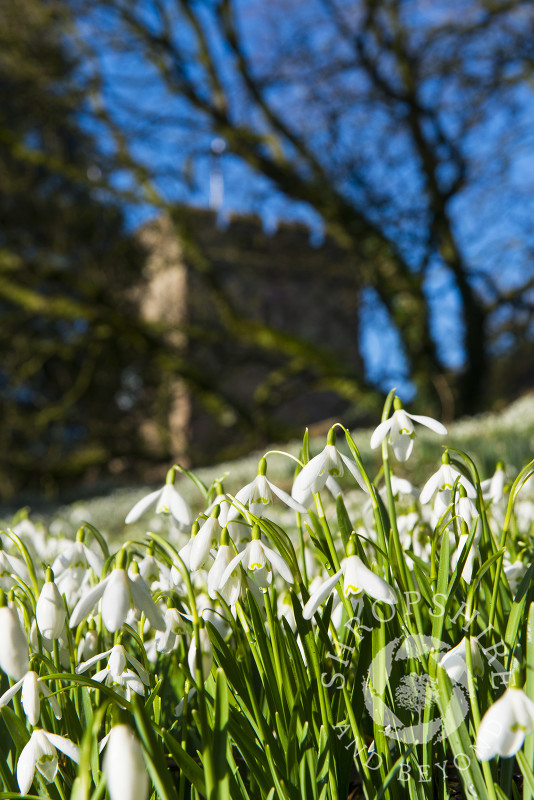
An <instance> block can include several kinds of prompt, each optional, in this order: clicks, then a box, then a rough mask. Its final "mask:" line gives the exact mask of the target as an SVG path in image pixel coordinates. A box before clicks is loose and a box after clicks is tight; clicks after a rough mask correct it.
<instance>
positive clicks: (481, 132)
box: [79, 0, 534, 399]
mask: <svg viewBox="0 0 534 800" xmlns="http://www.w3.org/2000/svg"><path fill="white" fill-rule="evenodd" d="M359 5H360V4H359V3H358V2H355V3H354V2H352V3H349V2H348V0H347V3H343V2H341V6H342V7H343V8H344V10H345V11H347V13H349V12H350V13H351V14H357V13H358V7H359ZM163 6H165V7H166V8H168V9H169V13H170V14H171V16H172V14H175V13H176V12H175V11H174V10H173V9H176V6H175V5H174V4H172V3H167V1H166V0H164V2H163ZM199 6H201V7H204V8H206V9H208V8H209V4H208V3H206V2H205V3H199ZM476 6H477V3H476V2H474V3H470V2H467V3H465V2H462V1H461V0H453V2H452V3H445V2H439V0H438V1H437V2H434V3H430V4H429V3H428V2H426V1H425V0H418V1H416V0H413V2H407V3H405V4H403V5H402V8H403V9H404V13H405V14H407V15H408V16H407V17H406V19H405V22H406V23H407V24H408V29H409V30H410V35H411V36H412V37H413V39H414V42H415V44H416V45H417V40H418V37H419V38H420V37H421V35H422V33H423V32H424V30H425V26H428V25H432V24H435V23H436V22H437V21H438V18H439V21H443V20H446V19H449V18H450V17H451V16H452V17H453V18H455V15H456V17H457V16H458V14H459V13H463V14H464V15H467V14H469V13H471V12H472V13H473V14H474V13H475V10H476V9H475V7H476ZM131 7H132V8H137V9H141V11H142V14H143V16H144V17H145V18H146V19H148V21H149V24H150V25H151V26H153V27H157V22H156V19H155V17H154V15H153V13H152V3H151V2H140V1H139V0H137V2H132V4H131ZM236 7H237V9H238V13H239V19H240V21H241V25H242V27H246V29H247V31H248V39H247V41H248V45H247V47H248V52H249V55H250V58H251V59H252V60H253V61H254V64H255V69H256V71H257V73H258V74H260V73H261V72H262V71H263V72H264V73H265V74H269V70H271V71H272V70H274V69H277V70H278V79H277V82H276V83H275V84H274V85H273V88H272V90H271V91H270V93H269V98H270V100H271V102H272V103H273V106H274V107H275V108H276V109H277V110H278V111H279V113H280V114H281V115H282V116H283V118H284V120H285V121H286V123H287V124H288V125H291V126H294V127H295V128H296V129H298V130H301V131H305V132H306V135H307V136H308V141H309V143H310V146H311V147H312V148H314V150H315V152H316V153H318V154H319V156H320V157H321V156H322V155H323V154H324V153H326V154H328V157H329V159H330V161H329V165H330V166H331V167H332V170H333V174H334V175H335V168H336V164H337V163H339V164H340V165H342V166H343V168H344V170H345V172H344V173H343V174H341V173H340V177H339V178H336V180H337V181H338V185H339V186H340V187H341V189H342V191H343V192H344V193H345V194H346V195H347V197H351V198H352V199H353V201H354V202H355V203H356V204H357V205H363V204H365V203H366V204H367V205H366V206H365V213H366V214H367V215H368V216H369V218H370V219H371V220H373V221H377V222H379V224H380V225H381V227H382V228H383V230H385V231H386V233H388V235H390V236H391V238H392V239H394V240H395V241H396V242H397V244H398V246H399V248H400V249H401V251H402V252H403V253H404V255H405V257H406V258H407V259H408V260H409V261H410V263H413V267H414V269H419V268H420V266H419V265H420V264H421V260H422V257H423V256H422V253H423V246H424V236H425V233H426V229H425V223H424V219H425V204H424V191H423V185H422V183H421V176H420V173H419V170H418V168H417V160H416V159H415V158H414V154H413V150H412V144H411V143H410V140H409V137H408V136H407V135H406V132H405V130H404V128H403V124H402V120H400V122H399V120H398V119H395V117H394V116H393V117H392V116H391V114H390V113H389V111H388V108H387V107H386V106H384V105H383V104H382V105H381V104H380V103H375V104H373V103H372V102H370V101H369V98H368V96H367V88H366V84H365V80H364V79H363V78H362V76H361V73H359V72H358V71H357V70H351V69H349V70H347V71H345V72H341V73H340V74H339V76H338V77H336V78H335V80H334V81H333V82H330V83H327V84H325V85H324V86H322V85H320V84H319V83H316V84H314V83H313V81H312V80H309V81H302V80H300V79H299V75H302V74H303V73H304V72H305V71H306V69H309V71H310V73H314V71H318V70H319V69H320V68H323V67H324V66H325V65H326V66H328V65H329V63H331V62H332V61H333V60H335V59H340V60H342V59H343V58H345V57H346V56H347V54H348V51H347V52H345V51H344V49H343V47H340V46H339V38H338V40H337V41H336V34H335V31H333V29H332V26H331V25H330V26H329V25H328V24H327V23H326V22H325V19H324V16H321V15H322V14H323V15H324V11H323V10H322V8H323V7H322V6H321V4H320V3H316V2H314V1H313V0H311V1H309V2H307V3H295V2H294V0H292V1H290V0H273V1H272V2H271V3H270V4H269V5H268V6H267V5H265V4H262V3H259V2H258V0H237V2H236ZM203 19H204V20H205V21H206V28H207V30H209V31H210V36H211V41H212V42H213V43H214V47H215V50H216V52H218V54H219V58H220V61H221V63H224V64H225V66H224V69H223V75H224V76H225V80H226V81H227V85H228V86H229V87H230V90H231V93H233V96H234V98H235V108H234V114H235V118H236V120H237V121H239V120H240V119H243V120H245V119H247V114H248V109H247V107H246V104H244V103H243V102H242V100H240V96H239V92H238V86H237V82H236V79H235V76H232V72H231V69H230V68H228V67H227V66H226V60H225V58H226V57H225V53H224V51H223V48H222V46H221V45H220V41H219V39H218V38H217V32H216V30H215V28H214V26H213V24H212V23H211V22H210V21H209V20H210V16H209V13H208V12H206V14H205V15H204V17H203ZM281 19H282V20H283V24H281V23H280V20H281ZM513 22H514V24H516V23H517V24H518V25H520V24H521V19H519V21H513ZM95 26H96V29H98V38H97V39H95V38H94V31H95ZM210 26H211V27H210ZM512 27H513V26H512ZM79 32H80V35H81V36H82V37H86V38H87V39H91V40H92V41H93V42H94V41H98V45H97V48H96V56H97V59H98V68H99V69H100V71H101V74H102V75H103V77H104V102H105V103H106V104H107V105H108V107H109V109H110V111H111V112H112V113H113V114H114V115H115V119H116V122H117V123H118V124H119V125H120V126H123V127H124V128H125V129H126V130H127V132H128V136H129V137H130V141H131V144H132V152H133V154H134V156H135V157H136V158H137V159H139V160H140V161H141V162H142V163H144V164H145V165H146V166H147V168H148V169H149V170H150V171H151V172H152V173H153V176H154V183H155V185H156V186H157V187H158V189H159V191H160V192H161V194H162V196H163V197H164V198H165V199H166V200H168V201H172V202H184V203H191V204H193V205H197V206H203V207H207V206H208V203H209V184H210V171H211V169H212V167H213V157H212V155H211V153H210V144H211V142H212V140H213V138H214V135H215V134H214V132H213V131H212V130H211V129H210V127H209V125H208V124H207V123H206V121H205V120H203V119H202V117H201V116H200V115H199V114H197V113H194V112H192V110H191V108H190V107H189V106H188V104H187V103H185V102H184V101H182V100H177V99H176V98H174V97H172V96H171V95H170V94H169V93H168V92H167V91H166V89H165V88H164V86H163V85H162V83H161V81H160V79H159V76H158V74H157V72H156V70H154V68H153V67H151V66H150V65H149V64H148V63H147V61H146V59H144V58H143V57H142V56H141V55H140V52H139V51H138V50H136V49H135V46H132V45H133V44H134V43H132V42H131V41H130V40H129V39H128V37H126V36H124V35H120V36H119V37H118V39H119V45H120V48H119V49H120V50H121V52H116V51H115V52H113V51H112V49H111V47H110V46H109V43H108V42H107V38H117V34H118V33H120V28H119V26H118V23H117V20H116V18H115V17H114V15H113V14H106V13H102V12H101V11H99V10H98V9H96V7H93V10H92V11H90V13H89V14H88V15H87V17H86V18H85V19H84V20H83V21H82V23H81V25H80V29H79ZM173 35H174V36H176V37H177V39H179V40H180V42H181V44H182V45H183V46H184V47H186V48H190V49H191V47H192V38H191V34H190V30H189V29H188V26H187V24H186V23H185V22H184V21H183V20H182V21H178V18H176V25H175V26H174V27H173ZM492 35H493V36H495V37H499V36H500V35H501V31H500V30H498V31H497V32H496V33H493V34H492ZM275 40H276V47H274V45H273V42H274V41H275ZM489 43H490V42H489V40H488V39H487V38H486V40H484V39H481V40H480V41H476V42H469V43H468V45H469V46H467V47H466V48H465V53H464V54H463V55H462V58H464V61H465V63H464V65H463V68H464V72H465V73H466V74H467V73H472V74H473V76H474V78H473V81H474V83H473V86H474V87H475V88H476V81H477V80H480V81H484V80H486V77H487V74H488V69H489V68H488V64H487V51H488V44H489ZM217 48H218V49H217ZM292 48H293V49H294V50H295V52H294V53H293V52H292ZM277 52H279V53H281V54H282V57H281V58H280V59H279V60H278V61H277ZM311 52H313V58H314V59H315V61H313V60H310V61H309V63H306V62H305V60H304V57H303V56H302V54H304V56H306V57H307V56H309V54H310V53H311ZM438 55H439V51H438ZM433 57H434V54H433V53H432V52H431V51H430V52H429V53H428V54H426V53H422V54H421V61H422V63H423V65H424V66H425V69H426V70H427V72H428V79H427V80H426V81H425V82H424V84H423V85H422V88H421V98H422V99H423V100H424V101H425V102H428V103H430V104H432V105H433V107H435V108H436V109H437V110H438V113H439V115H440V117H439V118H440V123H441V124H442V125H443V127H444V129H445V130H447V131H449V132H453V131H454V130H455V126H456V128H457V129H459V126H461V125H462V124H464V122H465V119H466V117H467V118H468V117H469V114H470V113H472V115H473V122H472V123H471V124H470V125H469V130H468V132H467V134H466V135H464V136H462V138H461V147H462V150H463V154H464V157H465V159H466V163H467V166H468V181H467V184H466V186H465V188H464V189H463V190H462V191H461V192H460V193H459V194H458V195H457V196H456V197H455V198H454V199H453V201H452V203H451V206H450V211H451V216H452V220H453V225H454V231H455V235H456V237H457V240H458V242H459V244H460V247H461V249H462V252H463V253H464V254H465V256H466V258H467V260H468V262H469V263H470V266H471V269H472V276H473V277H472V280H473V281H474V284H475V285H476V286H477V288H478V289H479V290H480V291H481V292H482V293H484V295H485V296H487V297H488V298H489V297H490V296H491V286H490V283H489V282H488V277H489V278H490V279H491V281H495V282H496V283H497V284H498V285H500V286H501V287H511V286H514V285H516V284H517V283H518V282H520V281H521V280H524V279H525V276H526V275H528V272H529V270H530V271H532V256H531V254H532V252H534V232H533V230H532V225H531V220H532V218H533V216H534V203H533V197H534V191H533V189H534V185H533V184H534V147H533V135H532V131H534V102H533V100H534V97H533V89H532V86H531V85H529V84H528V83H527V82H526V81H523V82H521V83H520V85H519V86H518V87H517V88H511V89H510V90H509V91H508V90H507V92H506V93H503V92H501V93H500V94H496V95H495V97H494V98H492V97H490V99H489V100H488V102H487V103H485V105H484V106H481V107H480V108H479V109H475V108H474V109H473V110H472V111H471V109H470V108H469V107H468V108H467V109H466V108H464V107H463V105H462V103H463V102H464V100H465V98H464V96H463V95H460V94H459V92H460V90H459V89H458V85H459V84H458V76H456V75H455V74H454V73H453V72H451V74H449V75H446V76H445V77H444V78H443V77H439V76H437V77H433V76H432V58H433ZM299 58H300V61H299ZM425 59H426V61H427V62H428V64H426V62H425ZM191 64H192V66H190V67H189V68H190V70H191V71H192V73H193V74H195V75H196V76H197V77H198V80H199V84H201V83H202V74H201V73H202V70H201V67H200V66H199V64H198V63H195V62H194V59H193V61H192V62H191ZM84 67H85V69H87V70H91V69H93V67H92V66H91V65H90V64H89V63H86V64H85V65H84ZM381 68H382V64H381ZM383 69H384V70H385V74H386V75H387V74H388V69H389V65H388V64H387V63H384V64H383ZM328 92H330V95H328ZM465 92H466V94H465V97H466V98H467V101H469V98H470V97H471V95H470V94H469V92H474V88H473V87H468V88H467V89H466V90H465ZM336 93H337V94H336ZM474 96H475V95H473V97H474ZM329 97H330V98H331V102H332V108H333V110H334V111H335V114H336V120H337V126H338V127H337V130H336V131H335V132H334V131H333V129H332V128H330V127H329V125H328V117H326V116H325V115H324V112H323V110H322V109H323V108H324V104H325V102H326V101H327V99H328V98H329ZM321 104H323V105H321ZM475 111H476V113H477V114H478V115H479V116H478V118H476V117H475V116H474V115H475ZM249 116H250V115H249ZM98 135H99V138H100V141H101V143H102V146H103V148H104V149H106V148H107V147H109V146H110V141H109V139H108V138H107V136H106V134H105V133H104V131H103V130H102V129H98ZM289 155H291V154H290V153H289ZM221 168H222V173H223V178H224V187H225V191H224V208H225V210H226V211H227V212H228V213H231V212H235V213H237V214H239V213H247V214H249V213H255V214H258V215H259V216H261V217H262V219H263V220H264V223H265V226H266V228H267V229H269V230H272V229H274V227H275V226H276V223H277V221H278V220H297V221H300V222H304V223H305V224H307V225H308V226H309V227H310V235H311V237H312V239H313V240H314V241H315V242H319V241H320V238H321V231H322V222H321V220H320V218H319V217H318V216H317V214H316V213H315V212H314V211H313V210H312V209H311V208H310V207H308V206H307V205H306V204H304V203H295V202H292V201H288V199H287V198H286V197H284V196H283V195H282V194H281V193H280V192H278V191H277V190H276V189H274V188H273V186H272V185H271V184H270V183H269V182H268V181H267V180H265V179H264V178H262V177H261V176H258V175H254V173H252V171H251V170H250V169H249V168H247V167H246V166H244V165H243V163H242V162H241V161H239V159H237V158H236V157H235V156H233V155H232V154H231V153H225V154H224V155H223V156H222V157H221ZM447 168H448V167H447V159H446V158H443V163H442V167H441V170H442V176H443V180H444V181H446V180H447V179H448V176H447ZM115 183H116V185H117V186H119V187H120V188H131V187H132V186H133V184H132V181H131V178H130V177H129V176H128V175H127V174H122V175H116V176H115ZM369 197H370V198H371V202H369V200H368V198H369ZM126 211H127V217H128V222H129V224H130V225H131V226H132V227H135V226H136V225H138V224H140V223H141V222H142V221H143V220H145V219H146V218H147V217H149V216H151V215H153V214H155V213H157V212H156V211H155V210H154V209H153V208H152V207H150V206H149V205H147V204H146V203H142V202H141V203H139V204H138V205H136V206H134V205H128V206H127V207H126ZM425 289H426V293H427V296H428V299H429V303H430V306H431V308H432V311H433V318H432V329H433V333H434V338H435V341H436V344H437V347H438V351H439V353H440V355H441V356H442V358H443V362H444V364H445V365H446V366H447V367H449V368H451V369H457V368H459V367H461V365H462V362H463V347H462V340H461V326H460V324H459V316H458V312H459V299H458V294H457V291H456V289H455V287H454V285H453V281H452V278H451V275H450V273H449V271H448V270H447V269H446V268H445V267H444V265H443V264H442V263H440V261H439V258H436V257H434V258H431V259H430V261H429V263H428V266H427V268H426V279H425ZM361 314H362V338H361V349H362V353H363V355H364V358H365V364H366V370H367V374H368V376H369V377H370V378H371V380H372V381H373V382H375V383H377V384H378V385H380V386H381V387H382V388H384V389H388V388H389V387H390V386H391V385H392V384H393V383H394V384H395V385H396V386H397V387H399V390H400V391H402V392H403V393H404V395H405V396H406V397H407V398H408V399H409V395H410V393H411V388H410V383H409V381H408V380H407V377H406V368H405V363H404V359H403V356H402V351H401V348H400V345H399V340H398V336H397V335H396V333H395V331H394V330H393V328H392V326H391V325H390V324H389V320H388V317H387V314H386V313H385V312H384V310H383V309H381V307H380V306H379V304H378V303H377V301H376V298H375V296H374V295H373V293H372V292H371V291H367V292H366V293H364V295H363V298H362V311H361ZM501 346H504V347H505V346H506V343H505V341H504V340H503V342H502V343H501Z"/></svg>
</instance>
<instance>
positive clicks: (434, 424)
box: [406, 412, 448, 436]
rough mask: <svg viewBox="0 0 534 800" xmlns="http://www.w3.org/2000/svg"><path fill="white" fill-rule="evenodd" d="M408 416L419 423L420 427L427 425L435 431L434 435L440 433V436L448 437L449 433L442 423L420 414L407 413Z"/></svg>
mask: <svg viewBox="0 0 534 800" xmlns="http://www.w3.org/2000/svg"><path fill="white" fill-rule="evenodd" d="M406 415H407V416H408V417H411V418H412V419H413V420H414V422H418V423H419V424H420V425H425V426H426V427H427V428H430V430H431V431H434V433H439V434H440V436H446V435H447V433H448V431H447V428H446V427H445V425H442V424H441V422H438V421H437V419H433V418H432V417H425V416H421V415H420V414H408V413H407V412H406Z"/></svg>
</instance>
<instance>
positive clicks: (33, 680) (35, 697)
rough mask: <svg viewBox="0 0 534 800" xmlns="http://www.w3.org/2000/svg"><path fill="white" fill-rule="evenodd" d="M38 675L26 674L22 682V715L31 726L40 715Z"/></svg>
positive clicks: (35, 723)
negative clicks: (24, 715) (23, 714)
mask: <svg viewBox="0 0 534 800" xmlns="http://www.w3.org/2000/svg"><path fill="white" fill-rule="evenodd" d="M37 681H38V675H37V673H36V672H33V670H32V671H30V672H28V673H27V674H26V675H25V676H24V679H23V681H22V692H21V702H22V708H23V709H24V713H25V714H26V716H27V718H28V721H29V722H30V724H31V725H33V726H35V725H37V723H38V722H39V717H40V714H41V698H40V691H39V688H40V687H39V685H38V683H37Z"/></svg>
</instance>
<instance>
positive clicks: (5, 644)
mask: <svg viewBox="0 0 534 800" xmlns="http://www.w3.org/2000/svg"><path fill="white" fill-rule="evenodd" d="M0 667H1V668H2V669H3V671H4V672H5V673H6V675H9V677H10V678H12V679H13V680H15V681H18V680H20V679H21V678H22V677H23V676H24V675H25V674H26V673H27V672H28V670H29V668H30V661H29V658H28V640H27V638H26V634H25V632H24V630H23V628H22V625H21V624H20V620H19V616H18V614H17V612H16V610H15V609H14V608H10V607H9V606H8V605H7V604H6V596H5V594H4V592H3V591H2V590H1V589H0Z"/></svg>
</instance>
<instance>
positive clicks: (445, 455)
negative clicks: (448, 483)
mask: <svg viewBox="0 0 534 800" xmlns="http://www.w3.org/2000/svg"><path fill="white" fill-rule="evenodd" d="M441 463H442V464H450V463H451V457H450V455H449V451H448V450H445V452H444V453H443V455H442V456H441Z"/></svg>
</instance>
